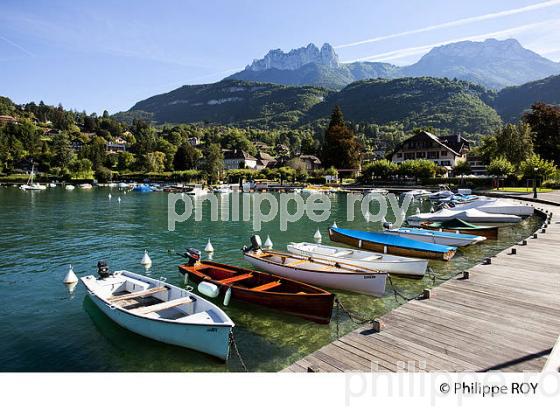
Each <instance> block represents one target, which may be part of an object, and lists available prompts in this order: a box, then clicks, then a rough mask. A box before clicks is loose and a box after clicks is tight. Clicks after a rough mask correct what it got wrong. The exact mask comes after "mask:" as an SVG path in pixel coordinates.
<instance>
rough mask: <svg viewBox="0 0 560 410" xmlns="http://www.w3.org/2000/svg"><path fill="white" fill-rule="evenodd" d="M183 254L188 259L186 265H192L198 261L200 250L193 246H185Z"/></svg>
mask: <svg viewBox="0 0 560 410" xmlns="http://www.w3.org/2000/svg"><path fill="white" fill-rule="evenodd" d="M183 256H184V257H185V258H187V259H188V261H187V266H194V265H196V264H197V263H198V262H199V261H200V251H199V250H198V249H195V248H187V249H186V250H185V253H184V254H183Z"/></svg>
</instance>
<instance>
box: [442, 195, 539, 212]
mask: <svg viewBox="0 0 560 410" xmlns="http://www.w3.org/2000/svg"><path fill="white" fill-rule="evenodd" d="M451 209H452V210H454V211H459V210H466V209H478V210H479V211H483V212H488V213H489V214H510V215H518V216H531V215H533V213H534V212H535V208H534V207H532V206H530V205H523V204H522V203H521V202H517V201H512V200H509V199H504V198H488V197H481V198H478V199H476V200H474V201H472V202H468V203H466V204H459V205H455V206H454V207H453V208H451Z"/></svg>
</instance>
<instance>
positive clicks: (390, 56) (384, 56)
mask: <svg viewBox="0 0 560 410" xmlns="http://www.w3.org/2000/svg"><path fill="white" fill-rule="evenodd" d="M550 23H560V19H551V20H546V21H541V22H538V23H531V24H525V25H523V26H518V27H513V28H509V29H507V30H501V31H495V32H493V33H484V34H477V35H473V36H469V37H463V38H456V39H453V40H446V41H441V42H439V43H434V44H428V45H424V46H418V47H409V48H401V49H399V50H393V51H389V52H386V53H380V54H376V55H372V56H367V57H360V58H355V59H353V60H348V61H343V63H353V62H356V61H371V60H376V61H386V60H395V59H398V58H402V57H408V56H411V55H416V54H420V53H423V52H426V51H428V50H431V49H432V48H434V47H439V46H442V45H445V44H449V43H457V42H459V41H469V40H470V41H477V40H485V39H487V38H491V37H501V36H508V35H512V34H517V33H520V32H522V31H526V30H529V29H531V28H535V27H538V26H541V25H544V24H550Z"/></svg>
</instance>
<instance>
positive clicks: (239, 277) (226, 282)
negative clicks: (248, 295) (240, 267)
mask: <svg viewBox="0 0 560 410" xmlns="http://www.w3.org/2000/svg"><path fill="white" fill-rule="evenodd" d="M252 277H253V274H252V273H244V274H242V275H237V276H233V277H231V278H227V279H222V280H221V281H219V282H220V283H221V284H222V285H229V284H231V283H235V282H239V281H242V280H245V279H249V278H252Z"/></svg>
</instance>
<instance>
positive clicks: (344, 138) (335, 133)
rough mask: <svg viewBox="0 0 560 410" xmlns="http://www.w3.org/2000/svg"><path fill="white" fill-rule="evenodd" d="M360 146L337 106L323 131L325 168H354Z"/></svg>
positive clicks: (359, 154) (357, 160) (356, 165)
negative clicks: (325, 129)
mask: <svg viewBox="0 0 560 410" xmlns="http://www.w3.org/2000/svg"><path fill="white" fill-rule="evenodd" d="M361 151H362V147H361V144H360V142H359V141H358V139H357V138H356V137H355V135H354V133H353V132H352V130H351V129H350V128H348V127H347V126H346V124H345V123H344V116H343V114H342V111H341V110H340V107H339V106H336V107H335V108H334V110H333V112H332V115H331V121H330V123H329V127H328V128H327V131H326V132H325V141H324V143H323V147H322V160H323V166H324V167H325V168H327V167H330V166H334V167H335V168H338V169H355V168H357V167H358V166H359V164H360V157H361Z"/></svg>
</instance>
